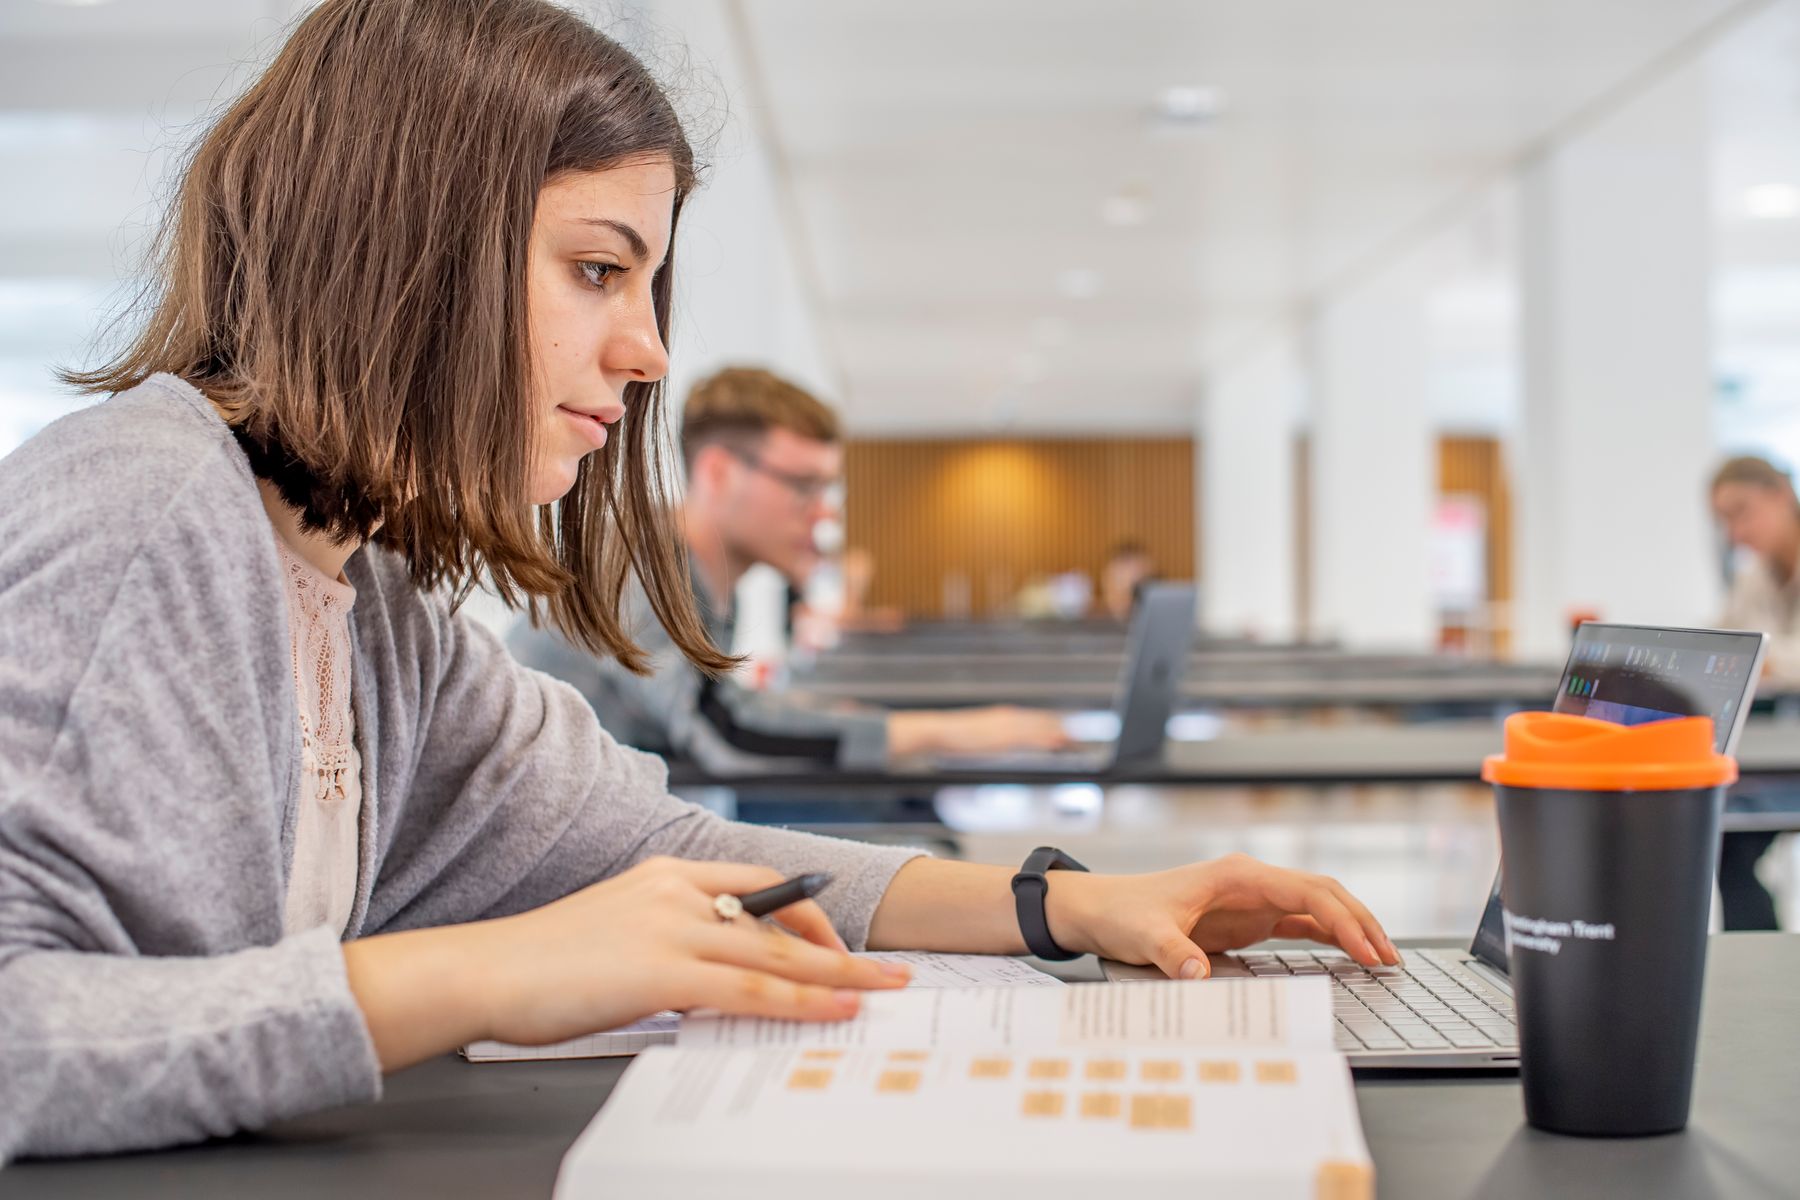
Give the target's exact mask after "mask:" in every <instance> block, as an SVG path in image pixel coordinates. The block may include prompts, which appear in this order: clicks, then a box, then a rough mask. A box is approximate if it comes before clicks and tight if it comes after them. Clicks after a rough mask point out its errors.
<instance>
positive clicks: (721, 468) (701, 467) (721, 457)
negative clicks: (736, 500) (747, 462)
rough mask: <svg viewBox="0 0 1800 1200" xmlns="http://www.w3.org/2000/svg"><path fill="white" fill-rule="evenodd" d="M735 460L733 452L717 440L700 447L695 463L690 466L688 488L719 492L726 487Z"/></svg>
mask: <svg viewBox="0 0 1800 1200" xmlns="http://www.w3.org/2000/svg"><path fill="white" fill-rule="evenodd" d="M734 463H735V460H734V459H733V458H732V456H731V452H730V451H729V450H727V449H726V448H725V447H724V446H721V445H720V444H719V443H717V442H713V443H711V444H709V445H705V446H702V447H700V449H699V450H697V451H695V453H694V463H693V465H692V466H691V467H689V468H688V490H689V491H698V492H719V491H721V490H723V489H724V487H725V481H726V479H727V478H728V477H729V475H730V472H731V468H732V466H733V465H734Z"/></svg>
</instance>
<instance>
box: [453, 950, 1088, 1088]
mask: <svg viewBox="0 0 1800 1200" xmlns="http://www.w3.org/2000/svg"><path fill="white" fill-rule="evenodd" d="M857 957H858V958H875V959H884V960H886V961H889V962H903V963H906V964H908V965H909V966H911V967H912V971H913V974H912V980H911V982H909V983H908V984H907V986H908V987H916V988H948V987H980V986H983V985H994V984H1008V985H1017V984H1023V985H1027V986H1036V985H1049V986H1051V987H1061V986H1063V981H1062V980H1060V979H1058V978H1057V977H1056V976H1054V975H1046V974H1044V973H1043V972H1042V971H1040V970H1038V969H1037V968H1036V967H1033V966H1031V965H1030V964H1029V963H1025V962H1021V961H1020V960H1018V959H1016V958H1005V957H1002V956H1000V955H995V954H934V953H930V952H927V951H923V950H878V951H870V952H867V953H863V954H859V955H857ZM680 1027H681V1014H680V1013H674V1012H660V1013H654V1014H652V1015H651V1016H648V1017H645V1018H644V1019H643V1020H641V1021H638V1022H636V1023H635V1024H631V1025H626V1026H624V1027H622V1028H619V1029H608V1030H604V1031H602V1032H600V1033H590V1034H587V1035H586V1036H584V1037H578V1038H571V1039H570V1040H568V1041H566V1042H553V1043H551V1044H550V1045H547V1046H515V1045H513V1044H512V1043H510V1042H486V1041H483V1042H470V1043H469V1044H468V1045H467V1046H464V1047H463V1048H462V1054H463V1057H464V1058H466V1059H468V1060H469V1061H470V1062H524V1061H528V1060H538V1059H550V1058H618V1057H622V1056H625V1055H631V1054H637V1053H639V1052H641V1051H644V1050H648V1049H649V1048H650V1047H651V1046H666V1045H670V1044H671V1043H673V1042H674V1041H675V1033H676V1030H678V1029H679V1028H680Z"/></svg>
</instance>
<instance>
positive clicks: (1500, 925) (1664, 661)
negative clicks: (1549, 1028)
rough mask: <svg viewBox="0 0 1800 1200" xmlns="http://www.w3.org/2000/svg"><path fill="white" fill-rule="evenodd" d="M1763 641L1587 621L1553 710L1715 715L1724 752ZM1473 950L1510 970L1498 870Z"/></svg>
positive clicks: (1738, 724)
mask: <svg viewBox="0 0 1800 1200" xmlns="http://www.w3.org/2000/svg"><path fill="white" fill-rule="evenodd" d="M1765 640H1766V639H1765V638H1764V637H1763V635H1762V634H1760V633H1735V632H1724V631H1720V630H1711V629H1661V628H1657V627H1654V626H1644V625H1596V624H1592V623H1590V624H1585V625H1583V626H1581V628H1580V629H1578V630H1576V632H1575V645H1574V647H1573V648H1572V649H1571V650H1570V652H1569V662H1568V665H1567V666H1565V667H1564V668H1563V675H1562V683H1561V685H1560V686H1559V687H1558V688H1557V690H1556V703H1555V705H1554V706H1553V707H1554V710H1555V711H1556V712H1566V713H1574V714H1576V715H1577V716H1587V717H1594V718H1597V719H1598V720H1602V721H1611V722H1613V723H1615V724H1618V725H1644V724H1648V723H1649V722H1651V721H1666V720H1668V719H1669V718H1671V717H1711V718H1712V720H1713V745H1714V748H1716V749H1717V750H1718V751H1719V752H1720V753H1726V752H1728V751H1729V750H1730V748H1731V747H1733V746H1735V745H1736V744H1737V734H1738V731H1739V730H1740V729H1742V728H1743V723H1744V713H1745V712H1746V711H1747V710H1748V709H1749V707H1750V698H1751V696H1752V695H1753V694H1754V693H1755V691H1756V676H1757V672H1758V670H1759V667H1760V664H1761V661H1762V647H1763V642H1764V641H1765ZM1469 952H1470V953H1471V954H1473V955H1474V956H1475V957H1476V958H1479V959H1481V960H1482V961H1483V962H1485V963H1487V964H1488V965H1489V966H1491V967H1493V968H1495V969H1496V970H1499V971H1504V970H1506V962H1507V959H1506V928H1505V917H1504V914H1503V913H1502V911H1501V907H1500V877H1499V875H1497V874H1496V875H1495V876H1494V890H1493V891H1492V892H1490V893H1489V894H1488V902H1487V907H1486V908H1485V909H1483V910H1482V914H1481V924H1480V925H1479V926H1478V927H1477V928H1476V930H1475V941H1474V944H1473V945H1471V946H1470V947H1469Z"/></svg>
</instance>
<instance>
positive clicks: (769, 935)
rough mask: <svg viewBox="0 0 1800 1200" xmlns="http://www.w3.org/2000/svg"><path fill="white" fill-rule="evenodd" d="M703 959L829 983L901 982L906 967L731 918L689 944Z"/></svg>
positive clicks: (867, 985) (860, 985) (868, 986)
mask: <svg viewBox="0 0 1800 1200" xmlns="http://www.w3.org/2000/svg"><path fill="white" fill-rule="evenodd" d="M690 945H691V946H692V948H693V950H694V952H695V953H696V954H698V955H699V957H701V958H702V959H704V960H706V961H708V962H714V963H724V964H727V965H730V966H734V967H746V968H749V969H751V970H755V971H760V972H764V973H766V974H769V975H776V976H780V977H781V978H783V979H790V980H793V981H795V982H797V983H812V984H818V985H820V986H822V987H830V988H861V989H871V988H879V989H885V988H898V987H905V986H906V982H907V979H908V977H909V976H910V972H909V971H907V969H906V968H905V966H903V965H902V964H900V963H890V962H882V961H879V960H877V959H870V958H855V957H853V956H851V955H849V954H842V953H839V952H838V951H836V950H827V949H825V948H823V947H821V946H815V945H813V944H812V943H811V942H804V941H801V940H800V939H799V938H791V937H787V936H785V935H783V934H777V933H773V932H772V931H769V930H767V929H766V927H765V928H764V929H757V928H754V927H750V926H747V925H744V924H743V923H742V922H733V923H732V924H730V925H724V924H721V925H718V926H716V927H713V928H708V929H702V930H700V931H698V932H697V934H696V936H695V937H694V939H693V941H692V942H691V943H690Z"/></svg>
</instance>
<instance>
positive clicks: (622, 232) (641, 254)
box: [577, 217, 650, 258]
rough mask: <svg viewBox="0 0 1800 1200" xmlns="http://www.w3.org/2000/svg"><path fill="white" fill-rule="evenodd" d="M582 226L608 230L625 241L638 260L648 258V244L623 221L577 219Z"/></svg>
mask: <svg viewBox="0 0 1800 1200" xmlns="http://www.w3.org/2000/svg"><path fill="white" fill-rule="evenodd" d="M577 220H579V221H580V222H581V223H582V224H583V225H598V226H599V227H600V228H602V229H610V230H612V231H613V232H614V233H616V234H618V235H619V236H620V237H622V238H624V239H625V243H626V245H628V246H630V247H631V253H632V254H633V255H634V256H636V257H638V258H649V257H650V244H649V243H648V242H646V241H644V235H643V234H641V233H639V232H638V231H637V230H635V229H633V228H632V227H631V226H629V225H627V224H626V223H625V222H623V221H614V220H612V219H610V218H607V217H578V218H577Z"/></svg>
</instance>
